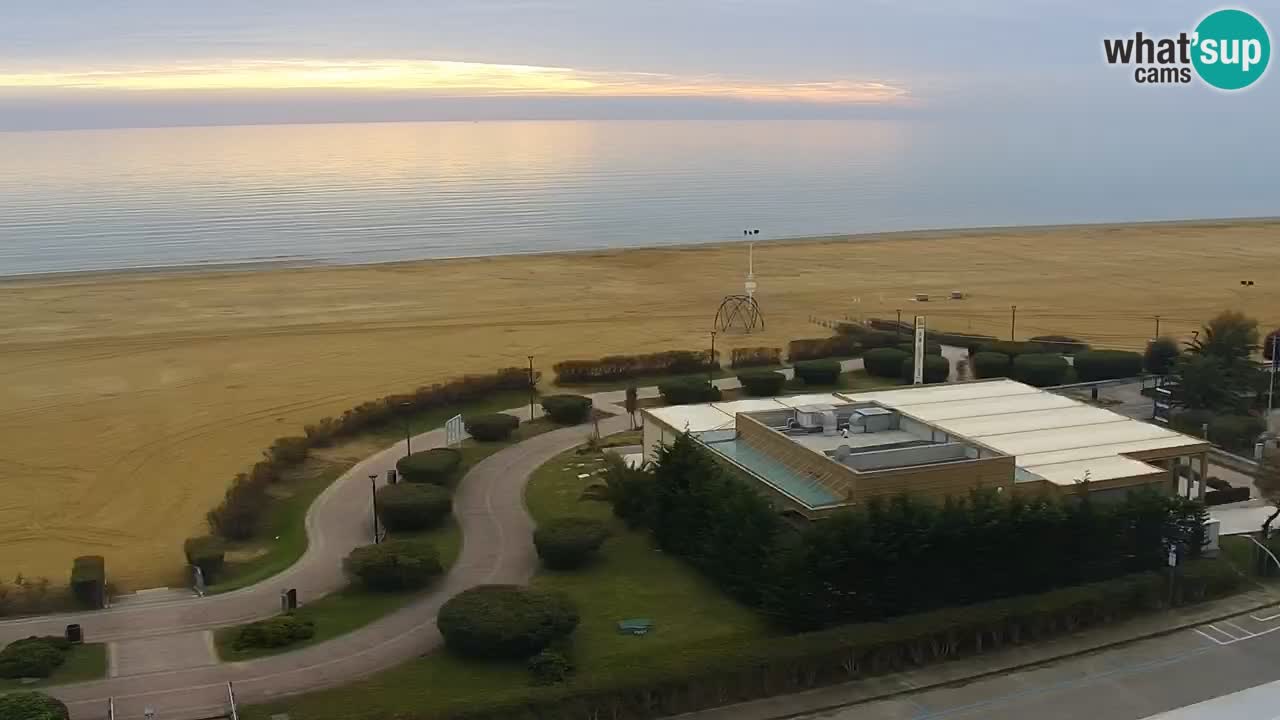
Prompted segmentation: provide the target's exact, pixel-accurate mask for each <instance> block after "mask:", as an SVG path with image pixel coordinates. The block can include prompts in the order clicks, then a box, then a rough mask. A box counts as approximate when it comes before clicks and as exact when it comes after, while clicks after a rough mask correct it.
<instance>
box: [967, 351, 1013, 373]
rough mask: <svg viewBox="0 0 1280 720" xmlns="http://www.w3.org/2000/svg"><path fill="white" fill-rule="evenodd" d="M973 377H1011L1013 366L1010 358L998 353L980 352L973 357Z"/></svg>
mask: <svg viewBox="0 0 1280 720" xmlns="http://www.w3.org/2000/svg"><path fill="white" fill-rule="evenodd" d="M972 365H973V375H974V377H977V378H999V377H1009V373H1011V372H1013V365H1012V363H1011V362H1010V361H1009V356H1008V355H1005V354H1004V353H998V352H980V353H978V354H976V355H974V356H973V363H972Z"/></svg>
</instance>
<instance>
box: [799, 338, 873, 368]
mask: <svg viewBox="0 0 1280 720" xmlns="http://www.w3.org/2000/svg"><path fill="white" fill-rule="evenodd" d="M865 347H867V346H866V345H864V344H863V343H861V342H860V341H859V340H858V339H857V338H855V337H853V336H850V335H833V336H831V337H825V338H800V339H798V340H792V341H791V342H789V343H787V357H788V358H789V359H790V360H791V362H793V363H794V362H800V361H801V360H822V359H825V358H831V357H852V356H854V355H857V354H858V353H860V352H862V350H863V348H865Z"/></svg>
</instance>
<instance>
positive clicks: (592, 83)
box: [0, 59, 910, 104]
mask: <svg viewBox="0 0 1280 720" xmlns="http://www.w3.org/2000/svg"><path fill="white" fill-rule="evenodd" d="M5 89H9V90H13V89H27V90H38V89H43V90H48V89H61V90H67V89H72V90H75V89H79V90H119V91H144V92H145V91H201V90H352V91H356V90H378V91H409V90H412V91H427V92H431V93H438V94H441V95H465V96H477V97H486V96H540V95H549V96H568V97H593V96H602V97H708V98H730V99H739V100H761V101H788V102H812V103H865V104H890V103H900V102H904V101H906V100H908V99H909V96H910V93H909V92H908V90H907V89H906V88H905V87H902V86H899V85H896V84H892V83H890V82H885V81H879V80H807V81H760V80H745V79H733V78H725V77H721V76H716V75H697V76H687V77H685V76H678V75H672V74H666V73H645V72H614V71H599V70H577V69H573V68H567V67H545V66H537V65H508V64H494V63H478V62H459V61H450V60H395V59H391V60H315V59H294V60H241V61H230V62H221V63H200V64H185V65H183V64H178V65H174V66H167V67H147V66H131V67H123V66H122V67H113V68H100V69H93V70H50V71H30V72H22V73H17V72H11V73H0V90H5Z"/></svg>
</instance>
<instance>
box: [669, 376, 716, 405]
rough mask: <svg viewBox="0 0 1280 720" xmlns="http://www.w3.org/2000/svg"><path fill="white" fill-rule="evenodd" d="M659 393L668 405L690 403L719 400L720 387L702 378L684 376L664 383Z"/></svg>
mask: <svg viewBox="0 0 1280 720" xmlns="http://www.w3.org/2000/svg"><path fill="white" fill-rule="evenodd" d="M658 394H659V395H661V396H662V401H663V402H665V403H666V404H668V405H690V404H693V403H704V402H715V401H717V400H719V399H720V388H718V387H716V386H715V385H712V384H711V383H710V382H708V381H706V380H703V379H700V378H682V379H680V380H672V381H671V382H665V383H662V384H661V385H659V386H658Z"/></svg>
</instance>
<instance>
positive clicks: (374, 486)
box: [369, 473, 379, 545]
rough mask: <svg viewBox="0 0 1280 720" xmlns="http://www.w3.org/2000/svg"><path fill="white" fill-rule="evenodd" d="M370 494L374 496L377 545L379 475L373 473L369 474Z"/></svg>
mask: <svg viewBox="0 0 1280 720" xmlns="http://www.w3.org/2000/svg"><path fill="white" fill-rule="evenodd" d="M369 495H370V496H372V497H373V544H374V545H377V544H378V542H379V540H378V476H377V474H376V473H375V474H372V475H370V476H369Z"/></svg>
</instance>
